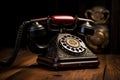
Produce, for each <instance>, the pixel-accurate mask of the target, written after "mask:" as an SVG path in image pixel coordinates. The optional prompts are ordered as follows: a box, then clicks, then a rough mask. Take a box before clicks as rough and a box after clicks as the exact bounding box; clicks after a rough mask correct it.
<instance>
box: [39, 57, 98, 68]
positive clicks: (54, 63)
mask: <svg viewBox="0 0 120 80" xmlns="http://www.w3.org/2000/svg"><path fill="white" fill-rule="evenodd" d="M37 62H38V64H41V65H45V66H48V67H51V68H55V69H62V68H75V67H76V68H77V67H78V68H95V67H96V68H97V67H98V65H99V61H98V58H97V56H93V57H92V56H91V57H77V58H57V57H56V58H48V57H43V56H42V55H39V57H38V59H37Z"/></svg>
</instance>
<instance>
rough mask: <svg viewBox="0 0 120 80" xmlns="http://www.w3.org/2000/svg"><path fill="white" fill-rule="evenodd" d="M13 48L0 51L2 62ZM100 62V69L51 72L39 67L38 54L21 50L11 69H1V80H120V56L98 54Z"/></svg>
mask: <svg viewBox="0 0 120 80" xmlns="http://www.w3.org/2000/svg"><path fill="white" fill-rule="evenodd" d="M12 52H13V48H3V49H1V50H0V60H2V59H3V58H4V57H8V56H9V55H10V54H12ZM96 55H97V56H98V59H99V60H100V65H99V66H98V68H92V69H69V70H50V69H47V68H45V67H43V66H39V65H38V64H37V62H36V59H37V56H38V55H37V54H34V53H32V52H30V51H29V50H28V49H20V51H19V53H18V56H17V58H16V60H15V62H14V63H13V64H12V66H10V67H0V80H120V55H119V54H96Z"/></svg>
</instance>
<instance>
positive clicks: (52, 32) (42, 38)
mask: <svg viewBox="0 0 120 80" xmlns="http://www.w3.org/2000/svg"><path fill="white" fill-rule="evenodd" d="M81 22H85V23H84V24H82V25H81ZM90 22H91V23H92V22H93V21H92V20H90V19H84V18H79V17H72V16H68V15H54V16H50V17H45V18H39V19H32V20H29V21H25V22H23V24H22V25H20V27H19V30H18V34H17V38H16V44H15V48H14V53H13V55H12V56H11V57H10V58H9V59H8V61H6V62H4V61H1V62H0V65H2V66H10V65H11V64H12V63H13V62H14V60H15V58H16V56H17V53H18V51H19V48H20V42H21V39H22V35H23V33H24V32H25V33H26V34H27V35H26V36H27V38H28V39H27V40H28V47H29V49H30V50H31V51H32V52H33V53H36V54H38V58H37V62H38V64H39V65H46V66H49V67H52V68H55V69H57V68H68V67H88V68H89V67H97V66H98V65H99V60H98V57H97V56H96V55H95V54H94V53H93V52H92V51H91V50H90V49H88V48H87V46H86V45H85V43H84V41H83V40H82V38H83V37H84V36H85V35H93V34H94V29H93V27H92V26H91V25H90ZM81 35H82V36H81Z"/></svg>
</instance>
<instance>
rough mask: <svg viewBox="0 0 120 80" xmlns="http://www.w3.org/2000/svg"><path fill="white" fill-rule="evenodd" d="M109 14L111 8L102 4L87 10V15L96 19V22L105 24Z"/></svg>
mask: <svg viewBox="0 0 120 80" xmlns="http://www.w3.org/2000/svg"><path fill="white" fill-rule="evenodd" d="M109 16H110V12H109V10H108V9H106V8H104V7H101V6H95V7H93V8H92V9H88V10H86V11H85V17H86V18H90V19H92V20H94V21H95V24H105V23H106V22H107V20H108V18H109Z"/></svg>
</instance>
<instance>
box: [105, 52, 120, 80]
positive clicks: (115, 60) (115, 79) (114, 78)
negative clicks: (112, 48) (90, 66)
mask: <svg viewBox="0 0 120 80" xmlns="http://www.w3.org/2000/svg"><path fill="white" fill-rule="evenodd" d="M106 59H107V60H106V62H107V68H106V73H105V80H120V55H118V54H109V55H107V58H106Z"/></svg>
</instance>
